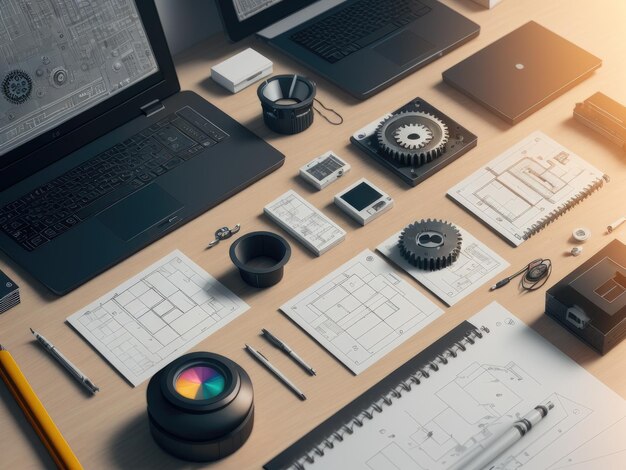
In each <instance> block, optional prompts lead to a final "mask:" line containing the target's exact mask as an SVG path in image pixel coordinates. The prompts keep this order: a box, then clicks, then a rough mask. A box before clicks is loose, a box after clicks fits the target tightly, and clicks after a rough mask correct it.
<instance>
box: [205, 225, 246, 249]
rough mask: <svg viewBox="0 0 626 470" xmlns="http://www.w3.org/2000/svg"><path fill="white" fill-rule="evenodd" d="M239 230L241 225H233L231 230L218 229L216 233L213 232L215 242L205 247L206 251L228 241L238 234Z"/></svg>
mask: <svg viewBox="0 0 626 470" xmlns="http://www.w3.org/2000/svg"><path fill="white" fill-rule="evenodd" d="M240 229H241V225H240V224H237V225H235V226H234V227H233V228H228V227H221V228H218V229H217V231H216V232H215V240H213V241H212V242H210V243H209V245H208V246H207V247H206V249H207V250H208V249H209V248H213V247H214V246H215V245H217V244H218V243H219V242H221V241H222V240H227V239H229V238H230V237H232V236H233V235H234V234H236V233H237V232H239V230H240Z"/></svg>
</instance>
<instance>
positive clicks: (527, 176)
mask: <svg viewBox="0 0 626 470" xmlns="http://www.w3.org/2000/svg"><path fill="white" fill-rule="evenodd" d="M603 176H604V175H603V173H602V172H601V171H600V170H598V169H597V168H595V167H593V166H592V165H590V164H589V163H587V162H586V161H585V160H583V159H582V158H581V157H579V156H578V155H576V154H574V153H573V152H571V151H570V150H568V149H566V148H565V147H563V146H562V145H560V144H559V143H558V142H555V141H554V140H552V139H551V138H550V137H548V136H547V135H545V134H543V133H541V132H534V133H532V134H531V135H529V136H528V137H526V138H525V139H523V140H522V141H521V142H519V143H517V144H516V145H514V146H513V147H511V148H510V149H509V150H507V151H506V152H504V153H503V154H501V155H500V156H498V157H496V158H495V159H494V160H492V161H491V162H489V163H488V164H487V165H486V166H484V167H482V168H481V169H479V170H478V171H476V172H475V173H473V174H472V175H470V176H468V177H467V178H466V179H464V180H463V181H461V182H460V183H459V184H457V185H456V186H454V187H453V188H452V189H450V190H449V191H448V196H449V197H451V198H452V199H454V200H455V201H457V202H458V203H459V204H461V205H462V206H464V207H465V208H466V209H467V210H469V211H470V212H472V213H473V214H474V215H476V216H477V217H479V218H480V219H481V220H483V221H484V222H485V223H487V224H488V225H489V226H490V227H492V228H493V229H494V230H496V231H497V232H498V233H499V234H500V235H501V236H502V237H504V238H505V239H506V240H508V241H509V242H510V243H511V244H513V245H515V246H519V245H521V244H522V242H524V240H525V239H526V238H528V236H529V235H530V234H532V233H533V232H534V230H535V228H538V227H542V226H543V225H545V224H546V223H547V222H549V221H552V220H553V219H555V218H556V217H558V216H559V215H560V214H561V213H562V212H563V211H564V210H565V209H566V208H567V207H570V205H572V204H574V203H577V202H578V201H579V200H581V199H582V198H584V197H585V196H586V195H587V194H588V192H589V190H590V188H591V187H593V186H595V185H597V184H598V182H600V181H602V178H603Z"/></svg>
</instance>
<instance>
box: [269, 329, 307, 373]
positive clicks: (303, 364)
mask: <svg viewBox="0 0 626 470" xmlns="http://www.w3.org/2000/svg"><path fill="white" fill-rule="evenodd" d="M261 333H262V334H263V336H265V338H266V339H267V340H268V341H269V342H270V343H272V344H273V345H274V346H276V347H277V348H278V349H280V350H282V351H284V352H285V353H287V355H288V356H290V357H291V358H292V359H293V360H294V361H296V362H297V363H298V364H300V366H301V367H302V368H303V369H304V370H306V371H307V372H308V373H309V374H311V375H316V374H315V369H313V367H311V366H310V365H308V364H307V363H306V362H304V359H302V358H301V357H300V356H298V355H297V354H296V353H295V352H294V351H293V349H291V348H290V347H289V346H287V345H286V344H285V343H284V342H282V341H281V340H279V339H278V338H277V337H276V336H274V335H273V334H272V333H270V332H269V331H267V330H266V329H265V328H263V329H262V330H261Z"/></svg>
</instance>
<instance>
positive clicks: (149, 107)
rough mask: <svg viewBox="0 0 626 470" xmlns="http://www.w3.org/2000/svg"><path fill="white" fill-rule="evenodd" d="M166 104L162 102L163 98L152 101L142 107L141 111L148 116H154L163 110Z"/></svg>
mask: <svg viewBox="0 0 626 470" xmlns="http://www.w3.org/2000/svg"><path fill="white" fill-rule="evenodd" d="M164 109H165V106H163V103H161V100H154V101H150V102H149V103H148V104H146V105H144V106H142V107H141V111H142V112H143V113H144V114H145V115H146V116H147V117H150V116H153V115H155V114H156V113H158V112H159V111H163V110H164Z"/></svg>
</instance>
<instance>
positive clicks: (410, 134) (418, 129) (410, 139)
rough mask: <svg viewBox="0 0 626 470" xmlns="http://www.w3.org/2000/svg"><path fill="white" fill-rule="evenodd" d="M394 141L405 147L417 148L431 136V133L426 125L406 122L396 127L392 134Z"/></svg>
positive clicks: (428, 140)
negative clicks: (404, 124)
mask: <svg viewBox="0 0 626 470" xmlns="http://www.w3.org/2000/svg"><path fill="white" fill-rule="evenodd" d="M393 136H394V137H395V138H396V142H398V144H400V145H402V147H404V148H407V149H412V150H414V149H419V148H422V147H423V146H424V145H426V144H427V143H428V142H430V140H431V139H432V138H433V133H432V132H430V129H428V127H426V126H423V125H421V124H407V125H406V126H402V127H400V128H398V130H397V131H396V132H395V134H394V135H393Z"/></svg>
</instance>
